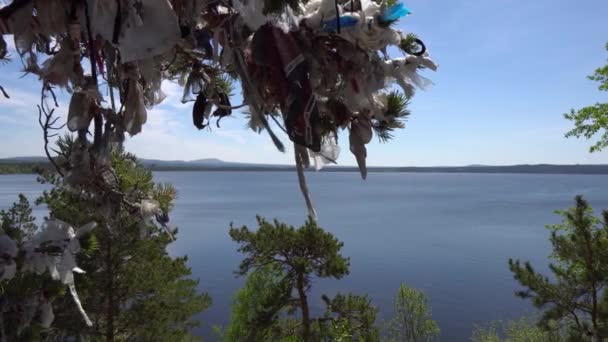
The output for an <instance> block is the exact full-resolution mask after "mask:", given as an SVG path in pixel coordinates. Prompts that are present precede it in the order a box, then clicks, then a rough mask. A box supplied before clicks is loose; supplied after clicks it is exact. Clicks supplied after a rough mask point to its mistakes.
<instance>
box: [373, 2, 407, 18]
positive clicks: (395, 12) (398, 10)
mask: <svg viewBox="0 0 608 342" xmlns="http://www.w3.org/2000/svg"><path fill="white" fill-rule="evenodd" d="M410 13H412V12H411V11H410V10H409V9H407V7H405V5H403V4H402V3H398V4H396V5H393V6H391V7H389V8H388V9H387V10H386V12H384V13H382V14H381V15H380V21H382V22H389V21H395V20H398V19H399V18H401V17H405V16H406V15H408V14H410Z"/></svg>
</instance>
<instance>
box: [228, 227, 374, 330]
mask: <svg viewBox="0 0 608 342" xmlns="http://www.w3.org/2000/svg"><path fill="white" fill-rule="evenodd" d="M257 220H258V224H259V228H258V229H257V230H256V231H251V230H249V228H247V227H246V226H244V227H241V228H235V227H231V229H230V236H231V237H232V239H233V240H234V241H235V242H237V243H239V245H240V247H239V251H240V252H243V253H245V254H246V257H245V259H244V260H243V261H242V262H241V265H240V267H239V270H238V272H237V273H238V274H240V275H247V281H246V283H245V286H244V287H243V289H241V290H239V292H238V293H237V296H236V299H235V303H234V305H233V314H232V318H231V323H230V325H229V326H228V328H227V329H226V331H225V332H224V340H226V341H243V340H244V341H263V340H281V341H282V340H290V341H334V340H344V341H347V340H348V341H350V340H352V341H358V340H360V339H364V340H365V341H374V340H376V339H377V336H378V331H377V328H376V327H375V325H374V322H375V320H376V314H377V309H376V308H374V307H373V306H372V305H371V302H370V301H369V299H368V298H367V297H362V296H357V295H354V294H350V293H349V294H346V295H342V294H338V295H336V296H335V297H334V298H333V299H329V298H328V297H327V296H323V297H322V298H323V300H324V301H325V303H326V305H327V311H326V313H325V314H324V315H323V316H321V317H317V318H315V317H313V316H312V314H311V312H310V306H309V298H308V293H309V291H310V288H311V285H312V278H313V276H316V277H319V278H330V277H331V278H336V279H340V278H342V277H344V276H345V275H347V274H348V272H349V271H348V267H349V259H348V258H345V257H343V256H342V255H341V254H340V250H341V248H342V245H343V244H342V242H340V241H338V240H337V239H336V238H335V237H334V236H333V235H332V234H331V233H328V232H325V231H324V230H323V229H322V228H320V227H318V226H317V224H316V222H315V221H314V220H312V219H311V218H309V219H308V220H307V221H306V222H305V224H304V225H303V226H302V227H300V228H297V229H296V228H294V227H292V226H288V225H286V224H284V223H281V222H279V221H276V220H275V221H274V222H272V223H271V222H268V221H266V220H265V219H263V218H261V217H258V218H257ZM292 293H295V296H294V295H293V294H292ZM297 310H299V312H300V315H301V320H296V319H295V318H293V317H292V316H293V314H295V312H296V311H297ZM296 336H297V338H296Z"/></svg>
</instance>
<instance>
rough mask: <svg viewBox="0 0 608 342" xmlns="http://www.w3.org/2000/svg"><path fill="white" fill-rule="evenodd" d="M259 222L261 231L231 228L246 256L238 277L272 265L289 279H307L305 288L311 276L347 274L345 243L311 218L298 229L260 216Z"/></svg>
mask: <svg viewBox="0 0 608 342" xmlns="http://www.w3.org/2000/svg"><path fill="white" fill-rule="evenodd" d="M257 221H258V224H259V228H258V230H257V231H255V232H254V231H251V230H249V228H247V227H246V226H243V227H241V228H235V227H231V228H230V237H231V238H232V240H234V241H235V242H236V243H238V244H240V247H239V249H238V251H239V252H241V253H244V254H246V255H247V257H246V258H245V259H244V260H243V261H242V262H241V264H240V266H239V272H238V273H239V274H241V275H244V274H246V273H247V272H249V271H250V270H256V269H258V268H261V267H263V266H265V265H268V264H270V263H275V264H276V265H277V266H278V267H279V268H280V269H281V270H282V271H283V272H284V273H285V274H287V275H288V276H290V277H296V276H298V275H302V276H304V278H305V280H306V284H305V285H308V280H309V277H310V275H311V274H315V275H316V276H318V277H321V278H326V277H332V278H336V279H340V278H342V277H343V276H345V275H347V274H348V266H349V259H348V258H344V257H342V255H341V254H340V250H341V249H342V246H343V245H344V244H343V243H342V242H340V241H338V239H336V238H335V237H334V236H333V235H332V234H331V233H328V232H325V231H324V230H323V229H322V228H320V227H319V226H317V224H316V222H315V221H314V220H313V219H312V218H308V219H307V220H306V223H305V224H304V226H302V227H300V228H298V229H296V228H294V227H293V226H288V225H286V224H285V223H281V222H279V221H277V220H275V221H274V223H271V222H268V221H266V220H265V219H264V218H262V217H259V216H258V217H257Z"/></svg>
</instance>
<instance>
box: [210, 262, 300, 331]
mask: <svg viewBox="0 0 608 342" xmlns="http://www.w3.org/2000/svg"><path fill="white" fill-rule="evenodd" d="M291 289H292V285H291V284H290V282H289V280H288V279H286V278H285V277H284V275H283V273H282V272H281V271H280V270H279V269H278V268H276V266H274V265H271V264H269V265H267V266H264V267H261V268H259V269H257V270H256V271H253V272H251V273H249V274H248V276H247V280H246V281H245V285H244V286H243V287H242V288H241V289H239V290H238V292H237V293H236V295H235V298H234V302H233V304H232V315H231V317H230V324H229V325H228V327H227V328H226V329H225V330H224V331H223V337H222V340H223V341H229V342H239V341H270V340H277V339H281V338H282V337H285V336H283V329H282V328H281V322H280V321H279V318H280V317H281V314H282V313H283V314H284V313H286V303H288V302H289V300H290V298H291Z"/></svg>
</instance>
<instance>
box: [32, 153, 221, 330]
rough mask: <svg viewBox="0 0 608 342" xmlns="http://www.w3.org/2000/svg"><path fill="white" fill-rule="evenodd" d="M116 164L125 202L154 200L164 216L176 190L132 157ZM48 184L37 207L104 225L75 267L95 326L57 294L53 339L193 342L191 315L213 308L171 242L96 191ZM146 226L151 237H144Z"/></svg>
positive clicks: (86, 240)
mask: <svg viewBox="0 0 608 342" xmlns="http://www.w3.org/2000/svg"><path fill="white" fill-rule="evenodd" d="M111 163H112V166H113V168H114V170H115V173H116V177H117V181H118V182H117V183H118V187H119V189H120V191H121V192H124V193H125V194H126V196H127V197H126V198H125V200H126V202H129V203H133V204H137V203H140V202H141V201H143V200H149V199H154V200H156V201H158V202H159V205H160V207H161V209H162V210H163V211H165V212H168V211H169V210H170V209H171V208H172V205H173V200H174V199H175V195H176V192H175V189H174V188H173V187H172V186H170V185H160V184H154V182H153V179H152V173H151V172H150V171H148V170H145V169H144V168H143V167H142V166H141V165H140V164H138V163H137V162H136V160H135V158H134V156H132V155H129V154H127V153H122V152H115V153H113V155H112V158H111ZM47 181H49V182H50V183H51V184H53V185H54V187H53V189H51V190H50V191H46V192H44V193H43V195H42V196H41V198H40V199H39V200H38V203H44V204H46V205H47V206H48V207H49V210H50V212H51V215H52V216H53V217H55V218H58V219H60V220H64V221H66V222H70V223H72V224H73V225H75V226H78V225H82V224H84V223H87V222H91V221H95V222H97V223H98V226H99V227H101V229H99V228H98V229H95V230H94V231H93V234H89V235H88V236H84V237H83V238H82V239H81V244H82V247H83V250H84V252H83V253H81V254H80V255H79V256H78V265H79V266H80V267H81V268H82V269H84V270H86V271H87V273H86V274H83V275H76V283H77V286H78V292H79V296H80V299H81V301H82V303H83V307H84V308H85V310H86V311H87V313H88V314H89V316H90V317H91V319H92V321H93V322H94V323H95V324H94V325H93V327H87V326H86V325H85V324H84V322H83V321H82V319H81V318H80V314H79V313H78V311H77V309H76V308H75V306H74V304H73V302H72V300H71V298H69V296H66V297H59V298H57V299H56V300H55V302H54V307H55V321H54V323H53V326H52V330H51V332H50V333H49V334H50V336H51V338H54V339H65V338H73V339H80V338H83V339H87V340H101V339H104V340H116V341H126V340H138V341H185V340H192V338H193V336H191V335H190V333H189V331H190V330H191V329H192V328H193V327H196V326H198V325H199V324H200V322H199V321H198V320H195V319H193V316H194V315H195V314H196V313H198V312H200V311H202V310H204V309H205V308H207V307H208V306H209V305H211V299H210V298H209V296H208V295H207V294H205V293H199V291H198V290H197V287H198V281H197V280H193V279H191V278H190V276H191V270H190V268H189V267H188V266H187V259H186V258H185V257H183V258H174V257H171V256H170V255H169V254H168V253H167V250H166V249H167V246H168V245H169V244H170V243H171V241H172V239H171V237H169V236H168V235H166V234H164V233H162V232H161V230H160V229H159V228H158V227H157V226H156V225H154V224H152V223H151V222H148V221H145V220H144V219H143V218H142V216H141V214H140V212H139V210H134V208H133V207H132V206H130V205H127V204H126V203H125V202H121V201H118V200H111V201H107V200H106V199H104V198H103V197H100V196H98V195H97V193H96V192H95V190H94V189H89V188H83V189H81V190H80V191H72V190H71V189H70V188H67V187H64V186H63V183H62V180H61V179H54V178H50V179H47ZM107 213H111V215H107ZM108 218H109V219H108ZM142 229H145V230H146V231H149V232H150V233H151V234H150V236H149V237H147V238H145V239H142V238H141V235H140V231H141V230H142Z"/></svg>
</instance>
